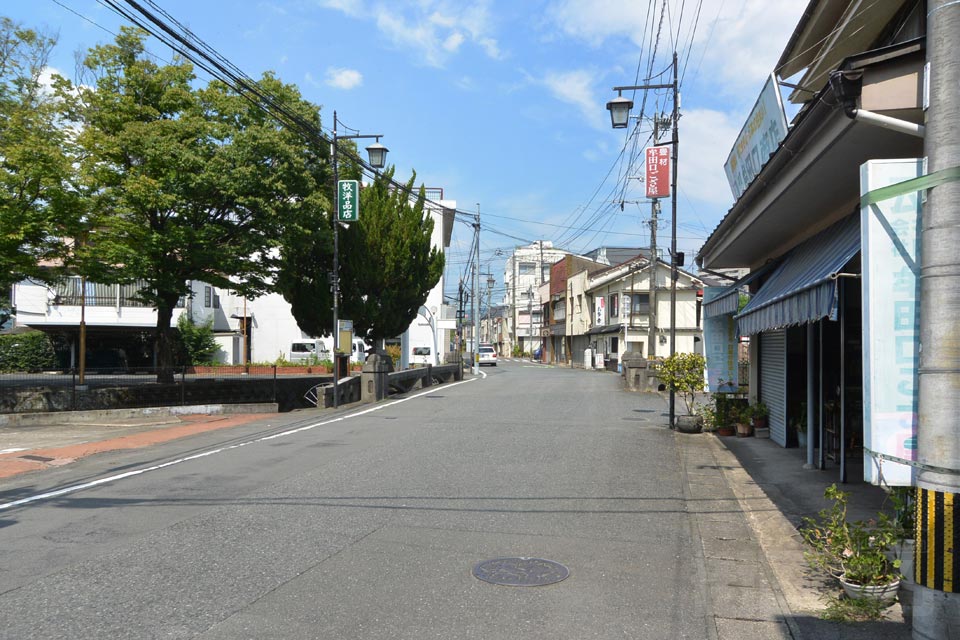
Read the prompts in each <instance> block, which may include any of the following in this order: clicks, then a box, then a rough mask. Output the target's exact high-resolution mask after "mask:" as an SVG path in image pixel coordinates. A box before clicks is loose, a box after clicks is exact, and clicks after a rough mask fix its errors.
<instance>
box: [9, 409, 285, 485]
mask: <svg viewBox="0 0 960 640" xmlns="http://www.w3.org/2000/svg"><path fill="white" fill-rule="evenodd" d="M99 413H100V414H101V415H99V416H98V417H97V418H96V419H92V420H90V421H88V422H85V423H79V424H77V423H67V422H65V421H63V420H62V418H63V416H61V415H59V414H50V422H49V423H48V424H46V425H42V426H30V427H4V428H3V429H0V478H9V477H12V476H15V475H19V474H21V473H28V472H31V471H39V470H42V469H48V468H50V467H62V466H64V465H67V464H70V463H72V462H74V461H76V460H78V459H80V458H84V457H86V456H90V455H93V454H96V453H103V452H105V451H118V450H121V449H138V448H141V447H148V446H150V445H154V444H159V443H162V442H169V441H171V440H176V439H178V438H184V437H187V436H192V435H196V434H198V433H204V432H207V431H214V430H217V429H228V428H230V427H237V426H240V425H243V424H247V423H249V422H253V421H255V420H260V419H264V418H267V417H269V416H275V415H276V414H275V413H273V414H269V413H243V414H232V415H229V414H228V415H223V414H192V415H180V416H170V415H167V416H143V417H139V418H131V417H130V416H128V415H124V416H123V417H112V416H111V415H110V412H107V411H104V412H99ZM58 418H61V419H60V420H58Z"/></svg>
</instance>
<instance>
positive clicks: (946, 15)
mask: <svg viewBox="0 0 960 640" xmlns="http://www.w3.org/2000/svg"><path fill="white" fill-rule="evenodd" d="M926 7H927V37H926V42H927V70H926V74H927V83H928V86H929V96H930V102H929V107H928V108H927V111H926V135H925V137H924V153H925V155H926V158H927V174H928V175H929V174H933V173H936V172H939V171H945V170H952V171H956V170H957V167H958V166H960V101H958V100H957V87H958V86H960V57H958V56H957V54H956V52H957V50H958V48H960V3H958V2H956V0H928V2H927V3H926ZM926 193H927V201H926V204H925V206H924V207H923V220H922V229H921V240H920V262H921V266H920V346H921V348H920V368H919V384H918V388H919V397H918V407H919V408H918V414H919V416H918V425H917V444H918V447H917V461H918V462H919V463H920V464H921V465H924V468H922V469H921V471H920V473H919V475H918V478H917V494H916V498H917V505H918V509H917V512H916V513H917V518H916V541H917V542H916V544H917V554H916V558H917V562H916V566H915V567H914V576H913V577H914V579H915V581H916V590H915V591H914V603H913V637H914V638H915V639H917V640H921V639H922V640H933V639H936V640H944V639H946V638H955V637H957V636H956V633H957V630H958V629H960V549H957V548H956V547H955V544H956V543H955V539H954V535H955V531H956V530H957V528H958V527H960V475H958V471H960V421H958V416H960V394H957V388H958V387H960V342H958V341H957V340H956V329H957V305H956V303H955V302H953V301H956V300H957V296H958V294H960V264H958V262H957V260H956V250H957V245H958V244H960V180H956V179H954V180H952V181H947V182H944V183H942V184H940V185H938V186H935V187H932V188H930V189H928V190H927V192H926Z"/></svg>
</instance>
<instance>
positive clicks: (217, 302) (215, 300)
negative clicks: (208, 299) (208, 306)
mask: <svg viewBox="0 0 960 640" xmlns="http://www.w3.org/2000/svg"><path fill="white" fill-rule="evenodd" d="M213 308H214V309H219V308H220V296H219V294H216V293H214V294H213Z"/></svg>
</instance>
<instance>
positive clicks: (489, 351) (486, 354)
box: [480, 345, 497, 367]
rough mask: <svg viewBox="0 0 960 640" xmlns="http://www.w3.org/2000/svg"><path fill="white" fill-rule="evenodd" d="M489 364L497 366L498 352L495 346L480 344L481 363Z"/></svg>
mask: <svg viewBox="0 0 960 640" xmlns="http://www.w3.org/2000/svg"><path fill="white" fill-rule="evenodd" d="M485 364H489V365H490V366H492V367H495V366H497V352H496V351H495V350H494V348H493V347H485V346H483V345H481V346H480V365H481V366H483V365H485Z"/></svg>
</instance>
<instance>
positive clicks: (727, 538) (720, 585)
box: [677, 434, 911, 640]
mask: <svg viewBox="0 0 960 640" xmlns="http://www.w3.org/2000/svg"><path fill="white" fill-rule="evenodd" d="M677 439H678V443H679V445H680V451H681V459H682V463H683V465H684V469H685V476H686V478H687V488H688V491H689V494H690V495H689V496H688V499H689V501H690V502H689V504H690V513H691V515H692V516H693V520H694V522H695V526H696V527H697V528H698V529H699V531H698V533H699V534H700V537H701V539H702V540H703V546H704V549H703V557H704V564H705V568H706V574H707V583H708V584H707V590H708V597H709V599H710V602H711V605H712V607H713V610H714V611H715V612H719V613H716V614H715V620H716V626H717V637H718V638H719V639H720V640H725V639H727V638H731V639H733V638H736V639H737V640H747V639H750V638H758V639H759V638H764V639H766V638H791V639H794V640H799V639H801V638H802V639H805V640H812V639H817V640H820V639H827V640H832V639H837V640H839V639H849V640H860V639H863V640H874V639H887V638H889V639H904V640H907V639H909V638H911V630H910V626H909V625H908V624H906V623H904V622H903V618H902V614H901V611H900V606H899V605H898V604H897V605H894V606H893V607H891V608H890V609H888V610H887V614H886V619H885V620H883V621H880V622H870V623H835V622H827V621H825V620H821V619H820V618H819V617H818V615H819V612H820V611H822V610H823V608H824V603H823V601H822V596H823V594H824V593H828V592H833V591H835V590H836V591H838V587H836V586H835V585H834V584H832V581H829V580H824V579H821V578H819V577H816V576H811V575H810V574H809V573H808V572H807V570H806V563H805V561H804V559H803V545H802V542H801V540H800V538H799V536H798V534H797V531H796V527H797V525H799V524H800V522H801V518H802V516H807V515H809V516H813V515H816V513H817V512H818V511H819V510H820V509H822V508H823V507H825V506H826V502H825V501H824V499H823V491H824V489H825V488H826V487H827V486H829V485H830V484H832V483H833V482H837V480H838V478H839V470H838V469H836V468H830V469H827V470H825V471H819V470H805V469H803V468H802V467H803V462H804V460H803V458H802V456H801V455H800V453H799V452H798V451H797V450H796V449H784V448H782V447H780V446H778V445H777V444H775V443H773V442H771V441H770V440H767V439H757V438H735V437H726V438H720V437H717V436H714V435H712V434H696V435H685V434H677ZM848 477H849V478H850V479H851V480H855V481H853V482H850V483H848V484H846V485H840V486H841V488H842V489H843V490H844V491H849V492H850V493H851V494H852V495H851V500H850V504H851V515H852V516H853V517H854V518H867V517H870V516H871V515H873V514H876V513H877V511H878V510H879V509H880V508H881V506H882V505H883V501H884V495H885V494H884V492H883V491H882V490H881V489H879V488H878V487H873V486H870V485H867V484H864V483H863V482H862V481H860V480H859V478H861V477H862V473H861V470H860V468H859V467H856V466H851V468H850V469H848ZM838 484H839V483H838Z"/></svg>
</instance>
